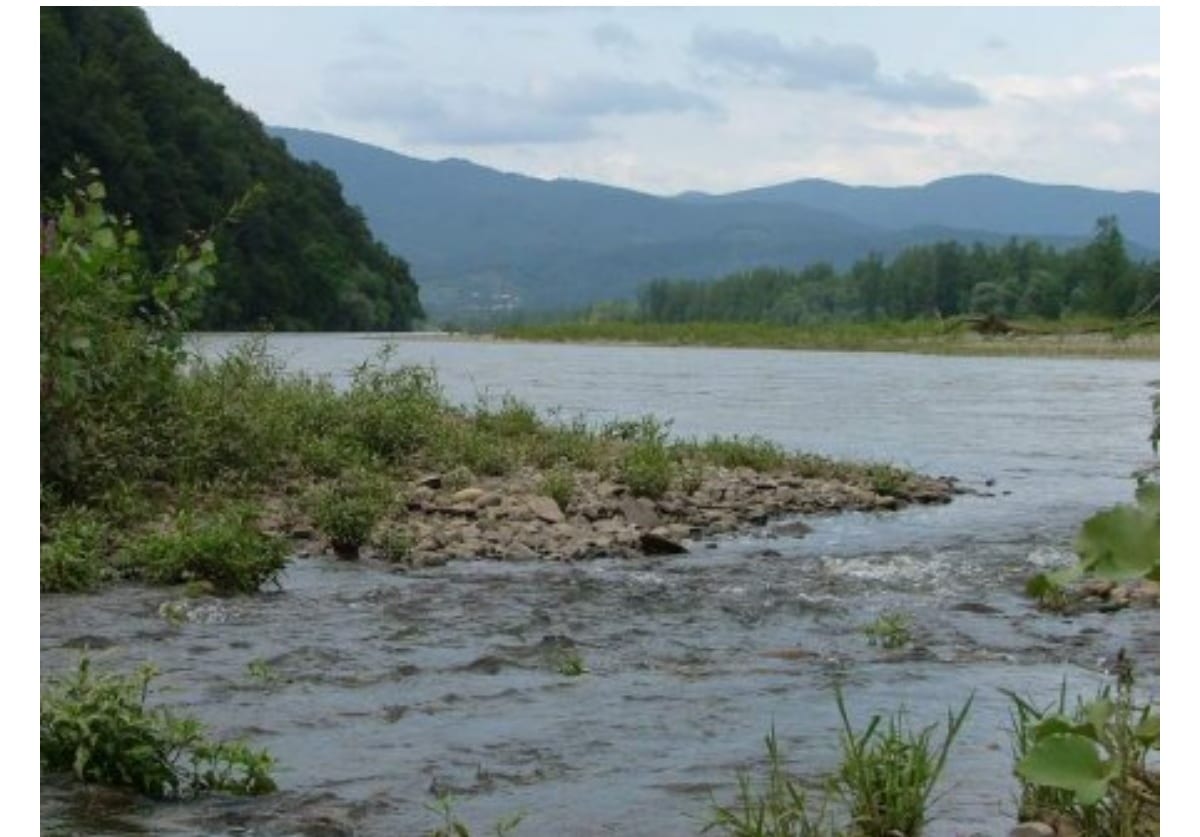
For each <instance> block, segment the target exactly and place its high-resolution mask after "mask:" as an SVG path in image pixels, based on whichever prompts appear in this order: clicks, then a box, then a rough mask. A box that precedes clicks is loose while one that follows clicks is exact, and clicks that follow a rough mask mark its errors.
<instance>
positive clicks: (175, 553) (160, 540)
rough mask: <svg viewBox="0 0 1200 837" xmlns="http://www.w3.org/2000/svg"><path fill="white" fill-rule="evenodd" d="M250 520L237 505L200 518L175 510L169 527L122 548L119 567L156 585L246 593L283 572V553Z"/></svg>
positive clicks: (275, 541)
mask: <svg viewBox="0 0 1200 837" xmlns="http://www.w3.org/2000/svg"><path fill="white" fill-rule="evenodd" d="M256 517H257V515H256V514H255V513H254V512H253V510H251V509H249V508H248V507H242V506H235V507H232V508H230V509H228V510H226V511H224V512H222V513H218V514H213V515H209V516H204V517H197V516H196V515H194V514H192V513H190V512H180V513H179V514H177V515H176V517H175V520H174V521H173V523H172V527H171V529H169V530H167V531H164V532H154V533H151V534H148V535H143V536H142V537H140V538H137V539H135V540H133V541H132V542H130V543H129V544H127V545H126V546H125V548H124V549H123V550H122V553H121V557H120V561H121V564H122V566H124V567H126V568H127V569H129V570H130V571H132V572H134V573H135V574H137V575H139V576H141V577H142V578H144V579H146V580H147V581H150V582H154V583H157V584H181V583H185V582H189V581H197V580H200V581H208V582H210V583H211V584H212V585H213V588H214V590H216V591H217V592H218V593H252V592H254V591H255V590H258V588H259V587H261V586H262V585H263V584H265V583H266V582H268V581H273V580H274V579H275V578H276V576H278V574H279V573H280V571H282V570H283V568H284V566H285V564H286V563H287V559H286V555H287V549H288V548H287V544H286V543H284V542H283V540H281V539H280V538H277V537H274V536H271V535H267V534H265V533H263V532H260V531H259V530H258V528H257V526H256V525H255V519H256Z"/></svg>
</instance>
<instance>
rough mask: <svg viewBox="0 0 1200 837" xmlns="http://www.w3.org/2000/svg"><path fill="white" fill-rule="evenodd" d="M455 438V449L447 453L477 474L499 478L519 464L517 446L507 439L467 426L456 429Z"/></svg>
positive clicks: (514, 442)
mask: <svg viewBox="0 0 1200 837" xmlns="http://www.w3.org/2000/svg"><path fill="white" fill-rule="evenodd" d="M454 438H455V439H456V440H457V441H456V443H455V445H454V449H453V450H452V451H449V452H448V453H450V454H451V455H452V456H454V458H455V460H456V461H457V462H459V463H461V464H463V465H465V466H466V467H468V468H469V469H471V471H473V472H474V473H476V474H482V475H484V476H488V477H502V476H504V475H505V474H510V473H512V472H513V471H514V470H515V469H516V467H517V465H518V464H520V461H521V454H520V449H519V447H518V444H519V443H518V442H517V441H515V440H514V439H512V438H510V437H507V436H500V435H497V434H495V433H493V432H490V431H487V430H481V429H479V428H477V427H475V426H472V425H467V426H464V427H461V428H459V430H458V432H457V433H456V434H455V436H454Z"/></svg>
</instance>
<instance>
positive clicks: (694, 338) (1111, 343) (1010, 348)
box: [494, 321, 1159, 359]
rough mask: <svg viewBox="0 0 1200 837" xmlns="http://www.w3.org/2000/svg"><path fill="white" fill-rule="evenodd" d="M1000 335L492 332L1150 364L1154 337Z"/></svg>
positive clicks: (556, 338)
mask: <svg viewBox="0 0 1200 837" xmlns="http://www.w3.org/2000/svg"><path fill="white" fill-rule="evenodd" d="M1013 328H1014V330H1013V331H1011V332H1009V333H1005V334H981V333H978V332H977V331H973V330H971V329H970V328H967V327H964V326H960V327H956V328H947V326H945V325H944V324H942V323H938V322H935V321H911V322H884V323H830V324H827V325H816V326H782V325H770V324H760V323H719V322H697V323H639V322H626V321H620V322H618V321H612V322H596V323H588V322H565V323H549V324H542V325H514V326H503V327H500V328H497V329H495V331H494V336H495V337H496V338H499V339H503V340H528V341H547V342H562V343H635V344H645V345H666V346H710V347H717V348H755V349H803V350H827V351H863V352H907V353H913V354H939V355H969V356H997V357H1004V356H1016V357H1092V358H1136V359H1155V358H1157V357H1158V354H1159V334H1158V331H1157V329H1155V330H1154V331H1153V332H1148V331H1145V330H1143V331H1139V332H1137V333H1130V334H1122V333H1121V332H1119V331H1118V330H1117V329H1116V327H1115V326H1114V324H1112V323H1106V324H1097V323H1091V322H1087V323H1084V322H1079V323H1072V322H1067V323H1056V324H1046V323H1039V324H1037V325H1036V326H1034V325H1030V324H1013Z"/></svg>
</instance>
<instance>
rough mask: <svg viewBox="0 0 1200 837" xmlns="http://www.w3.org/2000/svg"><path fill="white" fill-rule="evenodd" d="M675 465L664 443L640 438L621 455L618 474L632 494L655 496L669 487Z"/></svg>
mask: <svg viewBox="0 0 1200 837" xmlns="http://www.w3.org/2000/svg"><path fill="white" fill-rule="evenodd" d="M675 468H676V464H675V460H674V458H673V457H672V456H671V452H670V450H669V449H668V448H667V447H666V446H665V445H664V444H662V443H661V442H658V441H640V442H635V443H633V444H632V445H631V446H630V447H629V449H628V450H627V451H626V452H625V455H624V456H623V457H622V458H621V463H620V472H619V476H620V479H621V481H622V482H623V483H625V485H627V486H628V487H629V490H630V491H631V492H632V493H633V495H634V496H635V497H650V498H652V499H657V498H659V497H662V496H663V495H664V494H666V493H667V490H668V489H670V487H671V482H672V480H673V479H674V477H675Z"/></svg>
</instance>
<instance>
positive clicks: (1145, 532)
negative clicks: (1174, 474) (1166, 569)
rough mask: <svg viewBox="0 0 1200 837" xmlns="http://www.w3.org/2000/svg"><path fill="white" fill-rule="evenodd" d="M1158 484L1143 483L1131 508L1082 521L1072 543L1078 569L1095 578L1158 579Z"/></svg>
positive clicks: (1128, 506) (1118, 507)
mask: <svg viewBox="0 0 1200 837" xmlns="http://www.w3.org/2000/svg"><path fill="white" fill-rule="evenodd" d="M1158 492H1159V490H1158V484H1157V483H1145V484H1143V485H1142V486H1141V487H1140V488H1139V489H1138V493H1137V502H1136V504H1134V505H1120V506H1115V507H1113V508H1111V509H1108V510H1107V511H1103V512H1100V513H1098V514H1095V515H1092V516H1091V517H1089V518H1088V519H1087V520H1086V521H1084V524H1083V528H1082V529H1081V530H1080V532H1079V536H1078V537H1077V538H1076V540H1075V551H1076V552H1078V553H1079V560H1080V568H1081V570H1082V571H1083V572H1084V573H1086V574H1088V575H1093V576H1096V577H1098V578H1110V579H1113V580H1118V581H1119V580H1123V579H1130V578H1149V579H1153V580H1158V565H1159V511H1158Z"/></svg>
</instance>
